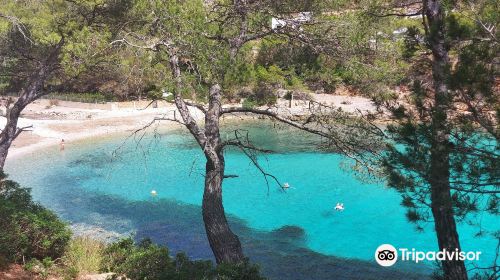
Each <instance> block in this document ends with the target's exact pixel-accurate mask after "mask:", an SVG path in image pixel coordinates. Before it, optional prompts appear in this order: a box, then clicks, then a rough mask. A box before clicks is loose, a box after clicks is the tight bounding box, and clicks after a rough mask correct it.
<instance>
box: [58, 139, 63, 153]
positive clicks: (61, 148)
mask: <svg viewBox="0 0 500 280" xmlns="http://www.w3.org/2000/svg"><path fill="white" fill-rule="evenodd" d="M59 148H60V150H61V151H64V139H62V140H61V143H60V144H59Z"/></svg>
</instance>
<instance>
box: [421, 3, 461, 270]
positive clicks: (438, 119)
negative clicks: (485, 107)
mask: <svg viewBox="0 0 500 280" xmlns="http://www.w3.org/2000/svg"><path fill="white" fill-rule="evenodd" d="M424 12H425V16H426V19H427V21H428V22H427V24H428V26H427V28H426V29H427V32H428V34H427V35H428V41H429V44H430V46H431V49H432V54H433V62H432V74H433V82H434V108H433V112H432V124H431V125H432V128H431V129H432V140H431V166H430V174H429V183H430V185H431V208H432V215H433V216H434V227H435V230H436V235H437V239H438V245H439V249H440V250H443V249H445V250H447V251H450V252H454V251H455V250H456V249H458V250H459V251H460V249H461V248H460V241H459V237H458V232H457V226H456V223H455V216H454V213H453V202H452V198H451V189H450V180H449V179H450V142H449V135H450V128H449V125H448V110H449V108H450V103H451V99H452V96H451V94H450V92H449V90H448V86H447V76H448V72H449V70H450V62H449V57H448V51H447V49H446V46H445V19H444V17H445V14H444V11H443V6H442V3H441V1H440V0H428V1H424ZM442 265H443V272H444V277H445V279H446V280H467V271H466V269H465V264H464V262H463V261H458V260H457V261H453V260H445V261H442Z"/></svg>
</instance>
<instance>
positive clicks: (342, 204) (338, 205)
mask: <svg viewBox="0 0 500 280" xmlns="http://www.w3.org/2000/svg"><path fill="white" fill-rule="evenodd" d="M335 210H337V211H344V203H339V202H337V205H335Z"/></svg>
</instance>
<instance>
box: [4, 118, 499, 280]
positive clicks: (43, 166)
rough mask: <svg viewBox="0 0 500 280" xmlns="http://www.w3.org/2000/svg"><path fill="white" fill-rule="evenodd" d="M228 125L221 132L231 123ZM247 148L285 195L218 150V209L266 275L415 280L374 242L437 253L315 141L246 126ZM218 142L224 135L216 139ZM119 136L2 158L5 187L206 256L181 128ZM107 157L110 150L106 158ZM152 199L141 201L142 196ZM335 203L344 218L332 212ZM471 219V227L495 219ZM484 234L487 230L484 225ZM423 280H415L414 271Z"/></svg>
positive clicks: (467, 237) (387, 192)
mask: <svg viewBox="0 0 500 280" xmlns="http://www.w3.org/2000/svg"><path fill="white" fill-rule="evenodd" d="M231 128H233V126H231ZM243 128H245V129H248V130H249V132H250V135H251V136H252V137H253V138H254V140H255V141H256V142H257V143H259V144H261V145H263V146H265V147H266V148H271V149H273V150H276V151H278V152H279V153H276V154H272V155H267V156H266V157H261V164H262V166H263V167H265V168H266V170H267V171H269V172H270V173H272V174H274V175H276V176H277V177H278V178H279V179H280V180H281V181H282V182H288V183H289V184H290V186H291V187H292V188H291V189H290V190H288V191H287V192H282V191H281V190H279V189H278V188H277V187H276V185H273V184H272V183H270V186H269V190H268V188H267V186H266V182H265V180H264V178H263V177H262V175H261V174H260V173H259V171H258V170H257V169H256V168H255V167H254V166H253V165H252V164H251V163H250V161H249V160H248V158H246V157H245V156H244V155H243V154H242V153H239V152H237V151H234V150H230V151H228V152H227V153H226V174H235V175H238V176H239V177H238V178H232V179H226V180H225V181H224V206H225V209H226V212H227V213H228V214H229V215H230V218H229V219H230V222H231V225H232V228H233V230H234V231H235V232H236V233H237V234H238V235H239V236H240V237H241V239H242V242H243V247H244V251H245V253H246V254H247V255H248V256H250V258H251V260H252V261H255V262H258V263H260V264H261V267H262V269H263V271H264V273H265V274H266V275H268V276H270V277H271V278H272V279H332V277H333V278H334V279H381V278H386V279H412V278H413V279H422V278H423V277H424V276H423V275H428V274H430V273H431V272H432V269H433V264H432V263H421V264H418V265H412V264H400V263H398V264H397V265H396V266H394V267H393V268H391V269H387V268H381V267H379V266H378V265H376V264H375V263H374V261H373V255H374V251H375V249H376V248H377V247H378V246H379V245H380V244H383V243H390V244H392V245H394V246H395V247H407V248H416V249H418V250H423V251H427V250H437V245H436V244H437V243H436V240H435V237H434V231H433V229H432V225H431V224H429V225H428V226H427V227H426V228H425V231H424V232H423V233H420V232H417V231H416V230H415V228H414V226H413V225H412V224H410V223H408V222H407V220H406V218H405V215H404V213H405V210H404V208H403V207H402V206H400V201H401V199H400V196H399V195H398V194H397V193H396V192H395V191H393V190H391V189H386V188H384V187H383V186H382V185H377V184H369V183H362V182H360V181H358V180H356V179H355V178H354V177H353V176H352V174H349V173H348V172H346V171H345V170H344V169H341V168H340V167H339V163H341V162H342V161H343V158H342V157H341V156H339V155H335V154H327V153H317V152H313V151H312V150H311V149H310V147H311V143H317V141H316V140H317V139H314V138H311V137H309V136H307V135H302V134H297V133H294V137H293V138H290V135H291V133H290V131H288V130H280V129H275V128H274V127H273V126H272V125H271V126H262V125H256V124H252V123H246V124H245V125H244V126H243ZM222 135H223V136H224V137H226V135H227V137H230V135H231V133H230V129H229V128H228V129H227V132H225V133H223V134H222ZM124 138H125V136H123V135H122V136H116V137H113V138H110V139H101V140H96V141H86V142H81V143H78V144H74V145H71V144H69V145H67V148H66V151H64V152H62V153H61V152H59V151H58V149H57V148H51V149H47V150H45V151H41V152H37V153H36V154H34V155H30V156H26V157H23V158H22V159H18V160H15V161H10V162H8V165H7V171H8V172H9V173H10V176H11V178H12V179H14V180H17V181H19V182H20V183H22V184H23V185H24V186H29V187H32V189H33V196H34V198H35V199H37V200H38V201H40V202H41V203H42V204H44V205H46V206H47V207H49V208H51V209H53V210H55V211H56V212H57V213H58V214H60V215H61V216H62V217H63V218H64V219H66V220H68V221H70V222H72V223H82V224H90V225H97V226H100V227H102V228H104V229H106V230H112V231H116V232H119V233H124V234H128V233H130V232H133V233H134V234H135V235H136V238H138V239H140V238H143V237H151V238H152V239H153V240H154V241H156V242H158V243H162V244H167V245H168V246H169V247H170V248H171V249H172V250H173V251H178V250H183V251H186V252H187V253H188V254H189V255H191V256H192V257H194V258H212V255H211V252H210V248H209V247H208V242H207V240H206V237H205V233H204V229H203V224H202V218H201V209H200V203H201V198H202V194H203V176H202V175H203V170H204V158H203V155H202V153H201V151H200V150H199V148H197V146H196V145H195V143H194V141H192V139H191V137H190V136H189V135H188V134H186V133H183V132H181V131H173V132H172V131H171V132H166V133H162V134H161V137H156V138H153V137H146V138H145V139H144V140H143V141H142V142H141V143H140V144H139V146H138V145H137V144H136V143H135V142H133V141H129V142H127V144H125V145H124V146H123V147H122V148H121V149H119V150H117V148H118V147H119V146H120V145H121V144H122V142H123V141H124ZM113 152H116V153H115V154H114V153H113ZM152 189H155V190H156V191H157V192H158V196H157V197H156V198H152V197H151V195H150V191H151V190H152ZM337 202H343V203H344V205H345V207H346V210H345V211H343V212H336V211H333V207H334V205H335V204H336V203H337ZM493 219H494V218H491V217H483V221H482V225H483V229H486V230H488V229H490V228H493V227H494V226H495V225H496V224H498V220H493ZM493 229H494V228H493ZM477 231H478V229H477V228H472V227H470V226H467V225H465V224H463V225H461V226H460V238H461V241H462V243H463V247H464V250H474V251H482V252H483V254H482V261H481V264H482V265H484V266H486V265H488V264H490V263H491V261H492V260H493V254H494V249H495V246H496V241H495V240H493V239H489V238H474V234H475V233H477ZM422 274H423V275H422Z"/></svg>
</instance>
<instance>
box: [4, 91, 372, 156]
mask: <svg viewBox="0 0 500 280" xmlns="http://www.w3.org/2000/svg"><path fill="white" fill-rule="evenodd" d="M315 99H316V100H317V101H318V102H321V103H323V104H326V105H329V106H335V107H340V108H342V109H343V110H345V111H348V112H349V111H350V112H356V111H357V110H360V111H363V112H368V111H374V110H375V107H374V106H373V104H372V103H371V101H370V100H369V99H367V98H362V97H350V96H344V95H327V94H317V95H315ZM148 104H149V102H147V101H143V102H122V103H117V102H114V103H108V104H103V105H100V104H86V103H77V102H63V101H56V102H54V101H49V100H38V101H36V102H34V103H32V104H30V105H29V106H28V107H26V108H25V109H24V111H23V114H22V115H21V118H20V119H19V123H18V127H27V126H32V127H31V128H30V129H29V131H25V132H23V133H21V134H20V135H19V137H18V138H17V139H16V140H15V141H14V143H13V144H12V146H11V149H10V150H9V155H8V158H9V159H13V158H15V157H17V156H20V155H23V154H26V153H33V152H35V151H36V150H37V149H39V148H43V147H48V146H56V145H59V144H60V143H61V140H62V139H64V143H65V145H68V144H69V145H71V142H74V141H77V140H82V139H86V138H94V137H104V136H106V135H111V134H116V133H123V132H130V133H131V134H132V133H133V132H134V131H136V130H138V129H141V128H143V127H145V126H147V125H148V124H149V123H151V121H153V120H154V119H155V118H156V117H167V118H174V116H176V117H177V118H178V119H179V118H180V115H179V112H176V111H177V110H176V108H175V106H174V105H173V104H169V103H166V102H162V103H161V104H159V105H158V107H157V108H152V107H151V106H149V107H148ZM229 106H231V105H229ZM233 106H237V105H234V104H233ZM278 106H279V108H280V109H279V110H280V111H281V110H283V111H286V112H287V113H289V114H293V115H301V114H305V113H307V108H308V103H307V102H306V101H294V103H293V104H292V108H288V106H289V102H288V101H286V100H280V101H279V103H278ZM190 110H192V113H193V115H194V117H195V118H196V119H198V120H201V119H203V114H202V112H201V111H199V110H197V109H190ZM226 117H231V116H226ZM5 122H6V119H5V117H0V126H1V127H3V126H4V125H5ZM161 125H162V126H163V127H178V126H179V124H177V123H175V122H169V121H163V122H162V124H161Z"/></svg>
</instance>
